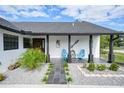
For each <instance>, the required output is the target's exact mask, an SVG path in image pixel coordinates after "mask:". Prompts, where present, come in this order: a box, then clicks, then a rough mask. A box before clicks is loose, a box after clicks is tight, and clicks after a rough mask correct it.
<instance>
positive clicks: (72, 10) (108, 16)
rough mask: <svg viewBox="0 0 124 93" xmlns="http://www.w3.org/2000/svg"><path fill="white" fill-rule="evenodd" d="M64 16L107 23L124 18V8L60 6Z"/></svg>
mask: <svg viewBox="0 0 124 93" xmlns="http://www.w3.org/2000/svg"><path fill="white" fill-rule="evenodd" d="M60 7H61V8H64V10H63V11H62V12H61V14H62V15H66V16H70V17H73V18H74V19H75V20H77V19H78V20H81V21H93V22H106V21H110V20H112V19H115V18H121V17H123V16H124V12H123V10H124V6H60Z"/></svg>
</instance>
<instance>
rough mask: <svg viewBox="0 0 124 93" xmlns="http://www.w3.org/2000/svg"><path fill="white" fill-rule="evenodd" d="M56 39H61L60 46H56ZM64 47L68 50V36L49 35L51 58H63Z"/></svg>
mask: <svg viewBox="0 0 124 93" xmlns="http://www.w3.org/2000/svg"><path fill="white" fill-rule="evenodd" d="M56 40H60V47H59V48H57V47H56ZM62 49H66V50H67V52H68V36H49V53H50V58H61V51H62Z"/></svg>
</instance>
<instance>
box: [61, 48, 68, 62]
mask: <svg viewBox="0 0 124 93" xmlns="http://www.w3.org/2000/svg"><path fill="white" fill-rule="evenodd" d="M62 58H63V60H64V61H67V58H68V53H67V51H66V50H65V49H62Z"/></svg>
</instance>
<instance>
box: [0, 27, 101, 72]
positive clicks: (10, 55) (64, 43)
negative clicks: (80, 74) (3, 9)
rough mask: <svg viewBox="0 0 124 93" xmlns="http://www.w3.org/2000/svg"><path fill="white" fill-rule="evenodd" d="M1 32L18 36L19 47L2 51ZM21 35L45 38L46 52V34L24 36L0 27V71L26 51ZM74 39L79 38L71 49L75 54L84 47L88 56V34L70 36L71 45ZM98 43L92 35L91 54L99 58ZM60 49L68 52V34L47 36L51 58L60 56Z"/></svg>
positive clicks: (96, 38)
mask: <svg viewBox="0 0 124 93" xmlns="http://www.w3.org/2000/svg"><path fill="white" fill-rule="evenodd" d="M3 33H7V34H11V35H16V36H18V37H19V48H18V49H14V50H6V51H4V49H3ZM23 37H30V38H45V53H47V50H46V49H47V43H46V36H26V35H20V34H17V33H13V32H9V31H6V30H3V29H0V62H1V65H0V72H5V71H6V70H7V68H8V66H9V65H10V64H12V63H15V62H16V60H17V59H18V58H19V57H20V55H21V54H22V53H23V52H25V51H26V48H25V49H24V48H23ZM56 40H60V47H59V48H57V47H56ZM76 40H79V42H78V43H77V44H76V45H75V46H74V47H73V48H72V49H73V50H75V52H76V54H78V53H79V51H80V50H81V49H85V58H88V53H89V36H71V45H72V44H73V43H74V42H75V41H76ZM99 43H100V38H99V36H93V54H94V57H95V58H99V46H100V44H99ZM62 49H66V50H67V52H68V36H49V52H50V56H51V58H61V52H62ZM72 49H71V50H72Z"/></svg>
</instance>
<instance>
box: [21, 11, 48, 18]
mask: <svg viewBox="0 0 124 93" xmlns="http://www.w3.org/2000/svg"><path fill="white" fill-rule="evenodd" d="M20 15H21V16H23V17H49V16H48V15H47V14H45V13H44V12H39V11H32V12H26V11H21V12H20Z"/></svg>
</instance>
